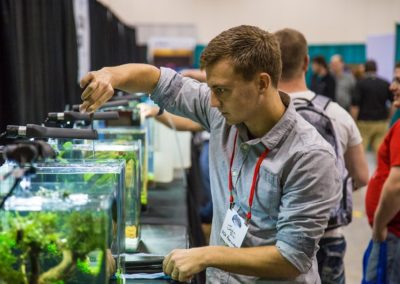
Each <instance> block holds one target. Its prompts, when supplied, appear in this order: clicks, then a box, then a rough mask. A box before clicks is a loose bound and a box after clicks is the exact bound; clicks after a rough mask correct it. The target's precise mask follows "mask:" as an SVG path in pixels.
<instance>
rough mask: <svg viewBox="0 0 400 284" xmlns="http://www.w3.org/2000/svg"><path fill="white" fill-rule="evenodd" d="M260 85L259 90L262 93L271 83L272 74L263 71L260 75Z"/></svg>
mask: <svg viewBox="0 0 400 284" xmlns="http://www.w3.org/2000/svg"><path fill="white" fill-rule="evenodd" d="M258 82H259V83H258V84H259V86H258V90H259V92H260V93H264V92H265V91H266V90H267V89H268V88H269V87H270V85H271V76H269V74H268V73H265V72H262V73H260V75H259V81H258Z"/></svg>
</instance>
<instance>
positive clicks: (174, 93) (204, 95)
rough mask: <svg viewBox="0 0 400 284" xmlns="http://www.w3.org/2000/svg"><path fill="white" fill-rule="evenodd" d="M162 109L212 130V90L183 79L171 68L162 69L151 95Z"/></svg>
mask: <svg viewBox="0 0 400 284" xmlns="http://www.w3.org/2000/svg"><path fill="white" fill-rule="evenodd" d="M151 98H152V100H154V101H155V102H156V103H157V104H158V105H159V106H160V107H163V108H165V109H166V110H167V111H169V112H171V113H174V114H176V115H180V116H183V117H187V118H190V119H192V120H194V121H196V122H198V123H200V124H201V125H202V126H203V127H204V128H205V129H207V130H210V115H211V114H210V113H212V111H211V107H210V89H209V88H208V86H207V84H205V83H200V82H198V81H196V80H194V79H191V78H186V77H182V75H180V74H179V73H177V72H175V71H174V70H172V69H169V68H161V76H160V79H159V81H158V84H157V86H156V88H155V89H154V91H153V92H152V94H151Z"/></svg>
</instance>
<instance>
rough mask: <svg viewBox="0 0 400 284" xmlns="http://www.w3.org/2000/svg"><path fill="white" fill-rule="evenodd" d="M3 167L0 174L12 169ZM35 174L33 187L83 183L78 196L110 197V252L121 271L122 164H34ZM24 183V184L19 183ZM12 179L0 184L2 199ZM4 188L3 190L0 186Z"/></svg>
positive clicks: (122, 223) (80, 162)
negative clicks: (111, 227) (103, 195)
mask: <svg viewBox="0 0 400 284" xmlns="http://www.w3.org/2000/svg"><path fill="white" fill-rule="evenodd" d="M13 166H14V165H13V164H11V163H6V164H4V165H3V166H2V167H0V174H4V173H6V172H8V171H10V169H12V168H13ZM34 166H35V169H36V173H35V175H34V176H33V177H30V179H29V180H28V181H31V182H36V183H48V182H63V183H64V184H71V185H74V184H77V183H83V184H85V186H84V187H80V190H81V193H86V194H90V195H93V194H95V195H97V194H108V195H111V196H113V202H112V207H113V215H112V216H113V230H112V231H113V234H112V237H111V246H110V248H111V251H112V254H113V255H114V256H115V257H116V259H117V263H118V269H119V270H122V271H123V269H124V263H123V258H122V256H121V254H122V253H123V252H124V251H125V223H126V216H125V210H124V208H125V202H126V201H125V160H101V161H100V160H99V161H98V160H65V159H63V160H61V161H54V160H49V161H46V162H39V163H35V164H34ZM25 182H27V180H23V182H22V183H25ZM12 183H13V181H12V179H11V178H9V179H7V180H5V181H3V182H2V187H1V192H0V193H1V195H3V196H4V194H5V192H4V188H10V187H11V185H12ZM3 185H4V186H3Z"/></svg>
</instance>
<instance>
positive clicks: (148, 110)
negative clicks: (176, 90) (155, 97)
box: [139, 103, 160, 118]
mask: <svg viewBox="0 0 400 284" xmlns="http://www.w3.org/2000/svg"><path fill="white" fill-rule="evenodd" d="M139 109H140V112H141V113H142V115H144V117H146V118H147V117H156V116H157V114H158V112H159V111H160V108H159V107H158V106H151V105H148V104H145V103H141V104H139Z"/></svg>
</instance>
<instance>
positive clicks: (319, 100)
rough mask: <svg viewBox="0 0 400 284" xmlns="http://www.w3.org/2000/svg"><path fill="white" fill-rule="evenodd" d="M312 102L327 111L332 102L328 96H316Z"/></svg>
mask: <svg viewBox="0 0 400 284" xmlns="http://www.w3.org/2000/svg"><path fill="white" fill-rule="evenodd" d="M311 101H312V102H313V103H314V104H315V105H316V106H318V107H319V108H321V109H323V110H326V108H327V107H328V105H329V103H330V102H331V101H332V100H331V99H330V98H328V97H326V96H322V95H315V96H314V97H313V98H312V100H311Z"/></svg>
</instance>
